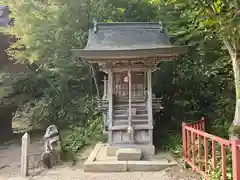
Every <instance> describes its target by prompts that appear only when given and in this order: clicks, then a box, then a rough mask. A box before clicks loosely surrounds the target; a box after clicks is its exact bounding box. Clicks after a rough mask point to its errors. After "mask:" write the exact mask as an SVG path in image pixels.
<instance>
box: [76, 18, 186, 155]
mask: <svg viewBox="0 0 240 180" xmlns="http://www.w3.org/2000/svg"><path fill="white" fill-rule="evenodd" d="M73 51H74V54H75V55H76V56H77V57H80V58H83V59H84V60H85V61H87V62H88V63H96V64H98V65H99V67H100V70H101V71H103V72H105V73H106V78H104V95H103V98H102V103H101V106H102V110H103V112H104V119H105V124H106V126H107V131H108V144H109V147H108V149H107V153H108V155H111V154H113V155H114V153H115V152H116V150H117V149H118V148H121V147H134V148H139V149H141V150H142V151H143V154H145V155H154V153H155V147H154V145H153V126H154V120H153V113H155V112H156V111H159V110H160V108H161V106H160V103H159V99H157V98H156V97H155V96H154V94H153V93H152V72H153V71H154V70H155V69H156V67H157V65H158V64H159V62H161V61H166V60H172V59H173V58H176V57H177V56H178V55H179V54H183V53H185V52H186V51H187V46H173V45H171V43H170V41H169V38H168V36H167V34H166V32H165V30H164V28H163V27H162V25H161V23H148V22H146V23H145V22H119V23H95V26H94V28H93V29H91V30H90V31H89V37H88V43H87V45H86V47H85V49H74V50H73Z"/></svg>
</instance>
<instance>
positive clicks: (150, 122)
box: [147, 68, 153, 144]
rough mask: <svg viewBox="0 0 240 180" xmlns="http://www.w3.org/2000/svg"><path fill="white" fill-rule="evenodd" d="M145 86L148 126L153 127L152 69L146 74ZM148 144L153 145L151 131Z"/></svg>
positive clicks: (150, 131)
mask: <svg viewBox="0 0 240 180" xmlns="http://www.w3.org/2000/svg"><path fill="white" fill-rule="evenodd" d="M147 86H148V101H147V102H148V125H149V126H152V125H153V114H152V69H151V68H149V69H148V72H147ZM148 132H149V143H150V144H152V143H153V137H152V136H153V134H152V133H153V131H152V130H149V131H148Z"/></svg>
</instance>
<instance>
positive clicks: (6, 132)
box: [0, 107, 13, 142]
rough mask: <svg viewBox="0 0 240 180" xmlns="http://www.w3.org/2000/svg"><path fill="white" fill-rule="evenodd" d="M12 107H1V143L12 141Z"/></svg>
mask: <svg viewBox="0 0 240 180" xmlns="http://www.w3.org/2000/svg"><path fill="white" fill-rule="evenodd" d="M12 109H13V108H11V107H0V142H3V141H6V140H9V139H11V137H12V135H13V131H12V113H13V110H12Z"/></svg>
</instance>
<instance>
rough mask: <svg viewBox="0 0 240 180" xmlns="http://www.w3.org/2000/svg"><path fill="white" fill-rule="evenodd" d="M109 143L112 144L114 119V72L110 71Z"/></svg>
mask: <svg viewBox="0 0 240 180" xmlns="http://www.w3.org/2000/svg"><path fill="white" fill-rule="evenodd" d="M108 103H109V106H108V128H110V130H109V131H108V143H109V144H112V120H113V72H112V70H111V69H110V70H109V71H108Z"/></svg>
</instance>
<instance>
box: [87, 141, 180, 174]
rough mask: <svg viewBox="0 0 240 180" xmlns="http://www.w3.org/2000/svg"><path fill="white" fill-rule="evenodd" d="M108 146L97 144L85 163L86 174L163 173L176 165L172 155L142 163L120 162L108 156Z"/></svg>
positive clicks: (152, 158) (145, 160) (156, 156)
mask: <svg viewBox="0 0 240 180" xmlns="http://www.w3.org/2000/svg"><path fill="white" fill-rule="evenodd" d="M106 151H107V145H106V144H101V143H99V144H96V146H95V147H94V148H93V150H92V152H91V154H90V155H89V157H88V159H87V160H86V161H85V163H84V171H85V172H126V171H161V170H163V169H165V168H168V167H170V166H174V165H176V164H177V163H176V161H174V160H173V159H172V158H171V156H170V155H168V154H166V153H164V154H161V153H160V154H157V155H155V156H152V157H151V158H150V157H148V159H143V160H140V161H118V160H117V157H116V156H108V155H107V152H106Z"/></svg>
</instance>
